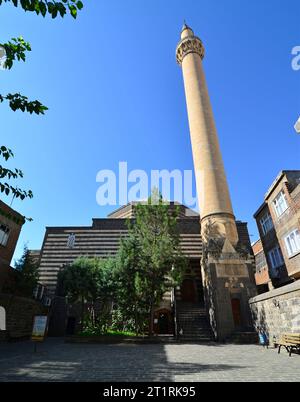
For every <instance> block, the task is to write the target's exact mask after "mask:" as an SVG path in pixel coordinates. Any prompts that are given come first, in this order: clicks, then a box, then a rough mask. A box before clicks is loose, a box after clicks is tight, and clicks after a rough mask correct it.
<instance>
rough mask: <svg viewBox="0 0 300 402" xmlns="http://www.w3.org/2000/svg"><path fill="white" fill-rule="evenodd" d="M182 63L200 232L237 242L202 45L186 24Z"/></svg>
mask: <svg viewBox="0 0 300 402" xmlns="http://www.w3.org/2000/svg"><path fill="white" fill-rule="evenodd" d="M176 57H177V62H178V64H180V65H181V67H182V72H183V77H184V86H185V94H186V102H187V109H188V118H189V125H190V134H191V142H192V149H193V158H194V166H195V173H196V186H197V193H198V200H199V207H200V215H201V227H202V235H203V237H204V240H205V238H206V237H207V236H208V232H210V236H213V237H220V236H221V237H224V238H225V237H226V238H227V239H228V240H229V241H230V242H231V244H232V245H234V246H235V245H236V244H237V242H238V235H237V229H236V224H235V218H234V214H233V210H232V205H231V200H230V194H229V189H228V184H227V180H226V175H225V170H224V165H223V160H222V155H221V151H220V146H219V141H218V136H217V131H216V126H215V122H214V117H213V112H212V108H211V104H210V99H209V95H208V90H207V85H206V80H205V75H204V71H203V66H202V60H203V58H204V47H203V44H202V42H201V40H200V39H199V38H198V37H197V36H195V35H194V32H193V31H192V29H191V28H189V27H188V26H187V25H186V24H185V25H184V26H183V30H182V32H181V41H180V42H179V44H178V46H177V49H176Z"/></svg>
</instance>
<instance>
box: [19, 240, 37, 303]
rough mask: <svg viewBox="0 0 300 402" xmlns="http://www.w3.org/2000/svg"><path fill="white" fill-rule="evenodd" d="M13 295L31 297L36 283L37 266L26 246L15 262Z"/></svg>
mask: <svg viewBox="0 0 300 402" xmlns="http://www.w3.org/2000/svg"><path fill="white" fill-rule="evenodd" d="M15 268H16V281H15V292H14V293H15V294H17V295H18V296H24V297H32V296H33V292H34V290H35V289H36V286H37V283H38V264H37V261H36V260H35V259H34V258H33V257H32V255H31V254H30V251H29V250H28V248H27V246H25V247H24V251H23V255H22V257H21V258H20V259H19V260H18V261H16V264H15Z"/></svg>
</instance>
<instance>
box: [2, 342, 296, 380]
mask: <svg viewBox="0 0 300 402" xmlns="http://www.w3.org/2000/svg"><path fill="white" fill-rule="evenodd" d="M299 380H300V356H299V355H297V354H294V355H293V356H292V357H291V358H289V356H288V354H287V353H286V352H285V350H283V351H282V353H281V354H280V355H278V354H277V351H276V350H274V349H269V350H267V349H263V348H262V347H259V346H256V345H246V346H245V345H215V344H212V345H191V344H190V345H189V344H187V345H183V344H182V345H181V344H180V345H176V344H171V345H126V344H125V345H95V344H88V345H82V344H65V343H64V341H63V340H62V339H48V340H47V341H46V342H45V343H44V344H41V345H38V350H37V352H36V353H33V345H32V343H31V342H18V343H10V344H0V381H299Z"/></svg>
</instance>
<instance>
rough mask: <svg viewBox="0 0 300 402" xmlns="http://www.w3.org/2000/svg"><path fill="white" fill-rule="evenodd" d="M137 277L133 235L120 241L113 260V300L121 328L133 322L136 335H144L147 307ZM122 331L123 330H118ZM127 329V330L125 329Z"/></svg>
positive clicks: (137, 246)
mask: <svg viewBox="0 0 300 402" xmlns="http://www.w3.org/2000/svg"><path fill="white" fill-rule="evenodd" d="M138 276H139V244H138V241H137V239H136V237H135V234H134V233H132V232H129V236H128V237H127V238H126V239H124V240H122V241H121V245H120V249H119V252H118V254H117V257H116V259H115V270H114V273H113V279H114V284H115V292H114V300H115V302H116V303H117V310H118V312H119V313H120V314H119V315H120V317H121V318H122V320H120V321H122V323H121V324H122V326H123V327H125V326H126V325H128V323H129V322H132V321H133V322H134V329H135V332H136V334H140V333H144V330H145V325H144V324H145V318H146V317H147V312H148V306H147V305H146V304H145V301H144V299H143V297H140V296H141V295H140V294H139V288H138V286H137V284H138ZM118 329H124V328H118ZM126 329H128V328H126Z"/></svg>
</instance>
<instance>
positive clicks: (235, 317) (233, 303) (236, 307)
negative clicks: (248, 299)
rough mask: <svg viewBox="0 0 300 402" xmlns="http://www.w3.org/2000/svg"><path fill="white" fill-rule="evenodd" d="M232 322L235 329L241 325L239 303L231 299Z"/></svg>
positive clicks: (238, 300)
mask: <svg viewBox="0 0 300 402" xmlns="http://www.w3.org/2000/svg"><path fill="white" fill-rule="evenodd" d="M231 306H232V314H233V321H234V325H235V326H236V327H240V326H241V324H242V319H241V302H240V299H237V298H235V299H231Z"/></svg>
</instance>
